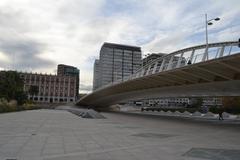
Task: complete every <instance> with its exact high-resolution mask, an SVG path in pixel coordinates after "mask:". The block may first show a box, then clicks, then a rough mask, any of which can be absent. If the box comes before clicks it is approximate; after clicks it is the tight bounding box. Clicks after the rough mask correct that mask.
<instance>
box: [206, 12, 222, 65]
mask: <svg viewBox="0 0 240 160" xmlns="http://www.w3.org/2000/svg"><path fill="white" fill-rule="evenodd" d="M213 20H214V21H219V20H220V18H219V17H216V18H212V19H209V20H208V17H207V14H205V31H206V50H205V54H204V55H203V59H202V60H203V61H205V59H206V57H208V25H212V24H213V23H212V22H211V21H213Z"/></svg>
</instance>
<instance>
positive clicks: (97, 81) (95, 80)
mask: <svg viewBox="0 0 240 160" xmlns="http://www.w3.org/2000/svg"><path fill="white" fill-rule="evenodd" d="M99 87H100V66H99V60H98V59H96V60H95V62H94V67H93V90H96V89H97V88H99Z"/></svg>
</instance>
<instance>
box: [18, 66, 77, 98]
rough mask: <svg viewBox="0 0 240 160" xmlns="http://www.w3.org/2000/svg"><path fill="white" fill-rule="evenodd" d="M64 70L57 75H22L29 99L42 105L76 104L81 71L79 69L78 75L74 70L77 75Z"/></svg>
mask: <svg viewBox="0 0 240 160" xmlns="http://www.w3.org/2000/svg"><path fill="white" fill-rule="evenodd" d="M65 67H66V66H65ZM67 67H71V66H67ZM74 69H76V68H75V67H74ZM64 70H65V69H63V70H61V71H59V70H58V72H57V73H58V74H57V75H51V74H39V73H20V75H21V77H22V79H23V80H24V91H25V92H26V93H28V99H29V100H33V101H35V102H40V103H71V102H75V101H76V100H77V98H78V92H79V91H78V89H79V70H78V69H77V71H78V73H77V71H76V70H74V73H75V72H76V74H73V73H68V72H65V71H64ZM67 71H68V70H67Z"/></svg>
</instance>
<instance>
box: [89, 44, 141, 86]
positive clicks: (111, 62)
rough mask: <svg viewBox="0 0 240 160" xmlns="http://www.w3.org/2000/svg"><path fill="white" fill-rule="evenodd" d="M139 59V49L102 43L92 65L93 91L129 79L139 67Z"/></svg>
mask: <svg viewBox="0 0 240 160" xmlns="http://www.w3.org/2000/svg"><path fill="white" fill-rule="evenodd" d="M141 57H142V53H141V48H140V47H136V46H128V45H122V44H114V43H104V44H103V46H102V48H101V50H100V58H99V60H98V61H96V62H95V64H94V78H93V79H94V81H93V86H94V87H93V89H94V90H95V89H97V88H99V87H101V86H104V85H107V84H109V83H112V82H115V81H122V80H124V78H126V77H129V76H130V75H132V74H133V73H134V72H136V71H137V69H138V68H140V67H141V63H142V62H141Z"/></svg>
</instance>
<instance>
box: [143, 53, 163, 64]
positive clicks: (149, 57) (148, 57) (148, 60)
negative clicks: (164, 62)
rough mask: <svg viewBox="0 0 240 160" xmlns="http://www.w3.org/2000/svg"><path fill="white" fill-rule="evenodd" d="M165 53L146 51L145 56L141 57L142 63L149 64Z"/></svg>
mask: <svg viewBox="0 0 240 160" xmlns="http://www.w3.org/2000/svg"><path fill="white" fill-rule="evenodd" d="M164 55H166V54H165V53H148V54H147V55H146V57H145V58H143V59H142V65H143V66H146V65H147V64H150V63H151V62H153V61H154V60H156V59H157V58H160V57H162V56H164Z"/></svg>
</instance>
